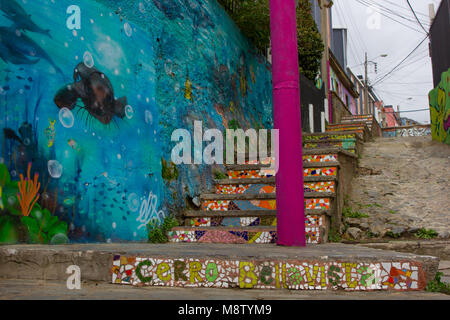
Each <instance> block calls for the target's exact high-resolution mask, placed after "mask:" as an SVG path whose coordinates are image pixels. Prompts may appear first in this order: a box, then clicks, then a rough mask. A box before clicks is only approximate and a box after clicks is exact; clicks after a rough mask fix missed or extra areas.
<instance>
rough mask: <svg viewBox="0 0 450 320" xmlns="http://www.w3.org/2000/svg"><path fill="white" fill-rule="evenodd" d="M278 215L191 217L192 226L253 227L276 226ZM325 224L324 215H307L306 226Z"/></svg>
mask: <svg viewBox="0 0 450 320" xmlns="http://www.w3.org/2000/svg"><path fill="white" fill-rule="evenodd" d="M276 224H277V220H276V217H274V216H273V217H245V218H244V217H204V218H191V219H189V225H190V226H191V227H197V228H201V227H251V226H276ZM321 226H324V219H323V217H322V216H317V215H314V216H310V215H307V216H306V221H305V227H321Z"/></svg>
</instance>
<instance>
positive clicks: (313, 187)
mask: <svg viewBox="0 0 450 320" xmlns="http://www.w3.org/2000/svg"><path fill="white" fill-rule="evenodd" d="M254 180H259V181H260V180H261V179H254ZM271 187H273V188H274V189H273V192H276V188H275V187H274V185H273V184H264V183H261V184H255V183H249V184H221V185H216V187H215V193H216V194H245V193H252V192H253V193H256V192H257V191H258V190H265V189H268V188H271ZM304 190H305V192H335V190H336V184H335V181H315V182H304Z"/></svg>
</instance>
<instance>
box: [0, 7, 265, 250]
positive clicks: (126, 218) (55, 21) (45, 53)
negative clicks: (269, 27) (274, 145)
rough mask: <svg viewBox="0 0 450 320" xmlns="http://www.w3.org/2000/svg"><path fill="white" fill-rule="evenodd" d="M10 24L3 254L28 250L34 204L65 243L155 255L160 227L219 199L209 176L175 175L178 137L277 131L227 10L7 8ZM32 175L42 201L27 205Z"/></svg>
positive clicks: (4, 27)
mask: <svg viewBox="0 0 450 320" xmlns="http://www.w3.org/2000/svg"><path fill="white" fill-rule="evenodd" d="M0 12H1V14H0V126H1V127H2V128H3V130H2V131H3V132H2V134H3V136H2V139H1V140H0V148H1V158H0V163H2V164H4V168H5V171H6V172H7V174H8V177H10V180H11V182H9V180H8V182H6V183H2V184H1V185H0V187H1V189H0V191H1V194H2V198H1V204H2V206H1V207H0V208H1V209H2V210H1V213H0V242H1V241H2V239H4V238H5V239H6V238H8V239H9V240H11V241H12V242H14V241H19V242H20V241H27V240H26V239H27V237H25V236H24V237H22V236H20V234H22V233H24V232H25V233H26V229H24V230H25V231H24V230H22V229H21V228H22V227H21V226H22V224H21V223H19V220H18V218H17V217H20V216H19V215H17V217H15V216H16V215H15V214H16V213H20V212H22V210H21V209H20V208H21V203H22V205H23V206H24V209H23V210H24V212H25V210H26V213H27V214H28V213H29V215H28V217H29V218H30V219H31V218H33V216H34V212H35V211H36V210H37V209H39V210H40V211H43V212H45V214H44V216H46V217H47V216H48V218H49V219H51V220H52V221H54V222H55V223H56V222H57V221H58V223H59V222H61V223H64V224H66V225H65V226H66V229H67V230H64V228H62V227H61V228H60V229H58V230H60V231H61V232H58V234H64V235H66V236H67V237H68V238H69V239H70V241H73V242H85V241H96V242H119V241H145V240H146V239H147V232H148V231H147V228H145V226H146V224H147V223H151V222H154V223H158V222H160V221H161V220H162V219H163V218H164V216H166V215H168V214H169V213H172V212H180V210H179V209H180V208H184V206H185V203H186V199H185V197H187V196H191V197H193V196H195V195H196V194H198V193H199V190H200V189H201V188H206V187H210V186H211V185H212V175H211V172H210V170H211V168H210V167H208V166H204V165H201V166H198V167H197V168H195V170H194V169H193V168H192V167H189V166H185V167H177V168H176V170H172V169H173V168H171V167H169V169H170V170H172V171H174V174H170V175H167V170H165V169H167V168H166V167H167V166H168V165H167V163H165V160H164V159H170V154H171V149H172V147H173V145H172V144H171V139H170V138H171V134H172V132H173V131H174V130H175V129H179V128H183V129H187V130H192V128H193V123H194V120H199V121H204V122H205V123H207V124H208V127H209V128H218V129H219V130H223V129H225V125H227V123H228V122H230V121H232V120H234V121H236V122H238V123H239V125H240V126H241V127H242V128H244V129H246V128H249V127H259V128H269V127H271V126H272V116H271V113H272V111H271V110H272V85H271V77H270V67H269V65H268V64H267V63H266V61H265V59H264V57H262V56H259V55H258V54H256V53H255V50H254V49H253V48H252V47H251V46H250V44H249V42H248V41H247V39H246V38H244V37H243V36H242V35H241V34H240V32H239V30H238V29H237V27H236V26H235V24H234V23H233V22H232V21H231V19H230V18H229V17H228V16H227V14H226V13H225V12H224V11H223V9H222V8H221V7H220V6H219V5H218V4H217V3H216V2H215V1H205V0H173V1H156V0H155V1H142V2H139V1H126V0H96V1H90V0H81V1H77V5H72V2H70V1H69V0H60V1H47V0H35V1H22V0H8V1H0ZM247 79H252V80H254V81H248V80H247ZM29 163H31V164H32V166H31V169H30V177H31V179H34V178H33V177H34V176H35V174H36V173H37V174H38V180H36V186H35V187H34V190H33V192H34V193H35V191H37V189H39V190H38V196H36V194H35V195H34V197H33V195H32V194H30V195H28V194H24V195H22V196H21V198H20V201H19V199H18V198H17V195H16V194H17V193H19V192H16V193H15V194H14V192H15V191H14V190H15V188H18V186H19V185H18V184H17V183H18V181H19V175H20V174H21V173H22V174H25V173H26V172H27V170H28V164H29ZM2 170H3V169H2ZM170 170H169V171H170ZM163 171H164V172H165V173H166V174H163ZM172 171H170V172H172ZM175 171H176V172H175ZM170 172H169V173H170ZM175 173H176V174H175ZM2 174H3V171H2ZM5 175H6V173H5ZM31 179H30V180H29V181H31ZM26 183H29V182H26ZM33 183H34V180H33ZM37 183H40V185H39V186H40V188H37V187H38V184H37ZM27 190H28V189H27ZM11 197H12V198H14V197H15V199H12V198H11ZM11 199H12V200H14V201H13V202H11V201H12V200H11ZM27 206H28V208H27ZM30 208H31V209H30ZM36 208H37V209H36ZM35 209H36V210H35ZM28 211H29V212H28ZM40 211H39V212H40ZM13 216H14V217H13ZM23 216H24V217H26V215H23ZM4 217H8V218H4ZM55 219H56V220H55ZM58 225H59V224H58ZM5 226H7V227H5ZM32 228H35V226H34V225H33V226H32ZM33 230H34V229H33ZM37 230H39V228H38V229H37ZM58 230H57V231H58ZM48 236H49V237H50V236H53V233H52V234H51V235H48ZM29 239H30V237H28V240H29ZM49 241H50V239H49Z"/></svg>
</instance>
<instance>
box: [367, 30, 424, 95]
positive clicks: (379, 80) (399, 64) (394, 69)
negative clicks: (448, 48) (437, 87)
mask: <svg viewBox="0 0 450 320" xmlns="http://www.w3.org/2000/svg"><path fill="white" fill-rule="evenodd" d="M427 39H428V35H427V36H426V37H425V38H424V39H423V40H422V41H420V43H419V44H418V45H417V46H416V47H415V48H414V49H413V50H412V51H411V52H410V53H409V54H408V55H407V56H406V57H405V58H404V59H403V60H402V61H400V63H398V64H397V65H396V66H395V67H394V68H393V69H392V70H391V71H389V72H388V73H386V74H385V75H384V76H382V77H381V78H380V79H378V80H377V81H376V82H375V83H374V84H372V86H375V85H377V84H378V83H380V82H382V81H383V80H384V79H386V78H387V77H388V76H390V75H391V74H393V73H394V72H395V71H396V69H397V68H398V67H400V66H401V65H402V64H403V63H404V62H405V61H406V60H408V58H409V57H411V56H412V55H413V53H414V52H416V50H417V49H419V47H420V46H421V45H422V44H423V43H424V42H425V40H427Z"/></svg>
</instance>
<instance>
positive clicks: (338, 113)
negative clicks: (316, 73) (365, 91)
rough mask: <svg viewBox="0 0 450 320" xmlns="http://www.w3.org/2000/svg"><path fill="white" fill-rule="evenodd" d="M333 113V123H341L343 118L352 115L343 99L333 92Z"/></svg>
mask: <svg viewBox="0 0 450 320" xmlns="http://www.w3.org/2000/svg"><path fill="white" fill-rule="evenodd" d="M331 112H332V118H331V120H332V122H333V123H340V122H341V120H342V118H343V117H347V116H351V115H352V114H351V112H350V110H349V109H348V108H347V107H346V105H345V104H344V102H343V101H342V100H341V98H339V96H338V95H337V94H336V93H335V92H333V91H332V92H331Z"/></svg>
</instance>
